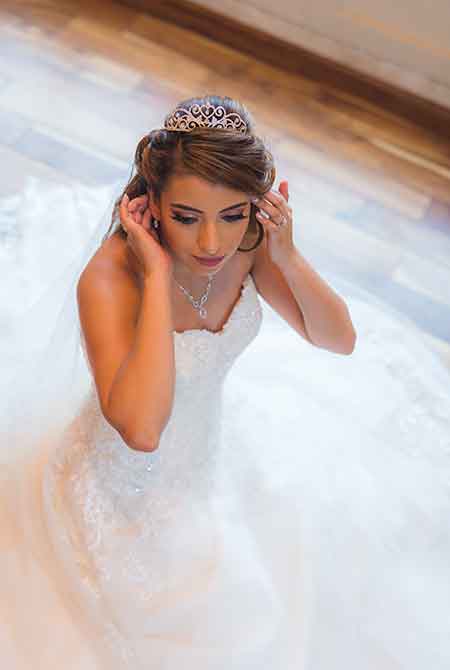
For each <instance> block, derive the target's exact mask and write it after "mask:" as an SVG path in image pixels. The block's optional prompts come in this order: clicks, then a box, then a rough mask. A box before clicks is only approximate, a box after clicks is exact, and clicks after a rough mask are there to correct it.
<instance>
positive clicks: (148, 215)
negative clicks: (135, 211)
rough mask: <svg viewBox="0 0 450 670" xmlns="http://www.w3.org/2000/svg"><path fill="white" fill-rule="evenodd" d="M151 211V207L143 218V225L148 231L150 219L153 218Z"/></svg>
mask: <svg viewBox="0 0 450 670" xmlns="http://www.w3.org/2000/svg"><path fill="white" fill-rule="evenodd" d="M151 215H152V213H151V210H150V207H147V209H146V210H145V212H144V216H143V217H142V225H143V227H144V228H145V229H146V230H150V228H151V226H150V218H151Z"/></svg>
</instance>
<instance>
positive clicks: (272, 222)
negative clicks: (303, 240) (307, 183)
mask: <svg viewBox="0 0 450 670" xmlns="http://www.w3.org/2000/svg"><path fill="white" fill-rule="evenodd" d="M278 191H279V192H277V191H275V190H273V189H271V190H270V191H267V193H264V196H263V197H261V198H259V199H256V201H255V203H254V204H255V205H256V206H257V207H258V208H259V209H260V210H263V211H264V212H265V213H266V214H267V215H268V216H265V215H264V214H261V212H257V214H256V216H257V219H258V221H260V222H261V223H262V225H263V226H264V229H265V231H266V235H267V249H268V251H269V255H270V257H271V259H272V261H273V262H274V263H276V264H281V263H285V262H286V260H287V259H288V257H289V256H290V255H291V254H292V252H293V251H294V249H295V245H294V241H293V235H292V208H291V207H290V206H289V205H288V199H289V193H288V183H287V181H282V182H280V185H279V187H278Z"/></svg>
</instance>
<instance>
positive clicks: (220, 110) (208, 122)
mask: <svg viewBox="0 0 450 670" xmlns="http://www.w3.org/2000/svg"><path fill="white" fill-rule="evenodd" d="M164 128H165V129H166V130H179V131H181V132H189V131H190V130H192V129H193V128H231V129H232V130H237V131H238V132H240V133H246V132H247V124H246V122H245V121H244V119H243V118H242V117H241V116H240V115H239V114H238V113H237V112H230V113H228V114H227V112H226V110H225V108H224V107H222V105H217V106H215V105H212V104H211V103H209V102H208V103H206V104H203V105H199V104H198V103H195V104H193V105H191V106H190V107H189V109H184V108H183V107H181V108H178V109H176V110H175V112H173V113H172V114H171V115H170V116H169V117H168V118H167V119H166V120H165V122H164Z"/></svg>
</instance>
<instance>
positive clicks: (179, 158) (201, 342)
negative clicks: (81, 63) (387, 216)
mask: <svg viewBox="0 0 450 670" xmlns="http://www.w3.org/2000/svg"><path fill="white" fill-rule="evenodd" d="M135 168H136V174H135V175H134V176H132V177H131V178H130V180H129V182H128V184H127V185H126V187H125V189H124V191H123V193H121V194H120V196H119V197H118V198H117V199H116V200H115V203H114V207H113V212H112V220H111V225H110V227H109V229H108V231H107V233H106V234H103V230H100V228H102V225H103V224H102V223H101V225H100V226H99V227H98V228H97V229H96V232H95V234H94V236H93V237H92V239H91V242H92V241H93V242H94V244H93V251H94V253H93V254H92V253H90V252H91V251H92V246H89V248H88V249H87V255H88V258H87V259H86V250H85V252H84V253H83V255H82V263H81V272H80V273H78V272H75V273H74V271H73V267H72V266H70V270H69V274H70V273H71V274H70V277H71V279H72V280H73V279H74V278H76V281H75V284H74V285H75V288H76V294H70V295H69V297H67V295H66V294H65V295H64V296H63V302H62V303H61V299H59V300H60V302H59V303H58V302H57V298H56V297H55V296H53V294H52V291H51V290H50V292H48V293H47V294H45V297H44V299H43V300H41V301H40V302H39V301H38V302H37V303H36V305H38V309H35V310H34V311H33V310H29V311H27V312H26V314H25V316H24V317H23V318H22V321H20V319H18V321H17V324H20V326H19V325H17V326H16V329H15V330H14V336H12V337H11V341H14V346H15V347H16V352H18V353H17V356H18V358H19V361H20V359H21V361H22V367H21V368H20V367H19V366H18V365H17V368H16V370H15V371H16V376H15V380H14V381H15V383H14V384H13V383H11V377H9V378H8V379H7V381H5V382H4V384H3V386H4V393H5V397H6V399H7V402H6V403H5V407H7V411H4V416H3V426H4V427H3V429H2V451H1V453H2V459H3V463H4V469H3V481H2V493H1V496H2V497H1V503H2V506H1V510H2V511H1V516H0V530H1V537H2V540H1V545H0V546H1V553H0V557H1V568H2V577H3V579H2V586H1V592H0V596H1V598H0V643H1V648H2V657H3V660H4V665H5V667H8V668H10V669H11V670H25V668H27V669H28V668H30V667H33V668H43V669H44V668H45V669H46V670H48V669H50V668H53V667H65V668H74V669H75V668H77V670H91V669H100V668H101V669H103V668H108V670H116V669H117V670H121V669H122V668H123V669H125V668H133V669H134V670H138V669H141V668H142V670H144V669H147V668H152V669H153V668H154V669H155V670H156V669H158V670H163V669H164V670H175V668H180V667H183V668H189V669H192V670H193V669H194V668H195V670H201V669H205V670H206V669H208V670H225V669H227V670H229V669H230V668H233V669H236V670H250V669H251V668H255V669H256V668H258V670H260V669H262V668H264V669H267V670H269V669H270V670H272V669H273V668H283V670H300V669H302V670H331V669H332V668H333V669H334V668H336V669H338V668H342V667H348V668H358V669H361V670H362V669H364V670H375V668H376V669H377V670H381V669H383V670H400V669H401V670H406V669H407V670H422V669H423V668H424V667H432V668H433V669H435V670H444V668H448V664H449V661H450V645H449V639H450V638H449V633H450V619H449V613H450V605H449V602H450V600H449V595H450V587H449V584H450V580H449V568H448V565H449V560H448V559H449V558H450V541H449V530H448V519H449V515H448V513H449V507H450V505H449V502H450V500H449V498H450V495H449V485H448V482H449V477H448V472H449V470H448V466H449V460H450V459H449V455H450V449H449V446H450V444H449V434H450V432H449V428H450V414H449V412H448V410H449V406H450V403H449V398H448V381H449V376H450V375H449V374H448V371H447V370H446V369H445V368H444V366H443V365H442V364H441V363H440V361H439V360H438V358H437V356H436V355H435V354H434V353H433V352H431V351H430V350H427V349H426V347H425V346H424V345H423V343H422V342H421V341H420V336H419V335H418V334H414V333H413V332H411V330H410V335H409V336H408V335H407V334H406V328H405V325H407V327H408V328H409V329H410V328H411V326H410V324H406V323H405V322H406V319H405V320H402V319H401V318H400V316H399V315H396V316H395V317H393V316H392V315H391V316H388V315H387V311H386V310H383V308H382V307H380V306H379V305H376V304H375V303H373V304H371V305H369V304H367V303H366V302H364V301H363V300H362V299H361V298H357V297H356V295H357V293H358V292H357V291H356V290H353V291H349V293H348V298H347V300H344V298H342V297H341V296H340V295H338V293H336V292H335V291H333V290H332V289H331V287H330V286H329V285H328V284H327V283H326V282H325V281H324V280H323V279H321V277H320V276H319V275H318V274H317V273H316V272H315V271H314V269H313V268H312V267H311V266H310V265H309V264H308V263H307V261H306V260H305V259H304V257H303V256H302V255H301V254H300V252H299V251H298V249H297V248H296V246H295V244H294V241H293V231H292V227H293V211H292V209H291V207H290V206H289V204H288V200H289V196H288V192H287V183H286V182H282V183H281V184H280V186H279V188H278V190H275V189H273V188H272V187H273V184H274V180H275V168H274V164H273V157H272V154H271V153H270V152H269V151H268V149H267V148H266V147H265V145H264V143H263V142H262V140H261V139H260V138H259V137H258V136H257V135H256V134H255V132H254V129H253V121H252V119H251V116H250V114H249V112H248V111H247V110H246V108H245V107H244V106H243V105H242V104H240V103H238V102H237V101H235V100H232V99H230V98H228V97H225V96H224V97H220V96H204V97H203V98H196V99H189V100H186V101H182V102H180V103H179V104H178V105H177V106H176V108H175V109H174V110H173V111H172V112H171V113H170V114H168V115H167V117H166V119H165V122H164V128H161V129H156V130H153V131H152V132H150V133H149V134H148V135H146V136H145V137H144V138H142V140H141V141H140V142H139V144H138V146H137V149H136V153H135ZM64 207H65V208H66V212H67V213H68V214H69V206H68V205H67V201H66V203H65V204H64ZM50 209H51V208H49V209H48V211H50ZM54 209H55V210H56V208H54ZM63 213H64V209H63ZM72 214H73V211H72ZM59 217H60V212H57V213H56V214H55V226H56V225H57V223H56V220H57V219H58V218H59ZM115 224H117V225H116V227H115V228H114V226H115ZM55 230H56V227H55ZM111 231H112V232H111ZM99 232H101V233H102V235H103V236H102V239H101V240H99ZM99 242H100V243H99ZM205 259H206V260H205ZM79 260H80V259H78V261H79ZM86 260H87V262H85V261H86ZM63 279H64V280H63V281H56V280H55V281H54V282H53V284H52V288H55V291H56V290H57V289H59V287H60V286H62V288H63V289H65V290H67V288H68V286H69V283H70V282H69V281H68V275H67V271H66V273H65V274H63ZM75 297H76V299H75ZM261 297H262V298H263V299H264V302H265V303H267V304H268V305H270V306H271V307H272V308H273V309H274V310H275V312H276V313H278V315H279V316H280V317H281V319H282V322H283V323H284V324H285V328H284V329H283V330H280V329H279V328H276V327H275V326H274V325H273V324H272V325H270V321H269V325H268V328H267V330H266V332H265V329H264V327H263V323H262V322H263V314H264V311H265V307H264V303H263V302H261V299H260V298H261ZM46 301H47V302H46ZM61 304H62V305H63V307H62V309H60V305H61ZM57 305H59V307H57ZM43 306H47V307H48V308H49V311H48V313H51V311H52V310H53V309H55V310H56V311H58V314H59V318H58V322H57V325H56V327H55V329H54V330H51V328H50V331H49V328H48V326H47V325H45V326H44V327H43V332H42V334H41V333H40V331H39V328H40V327H42V322H43V320H42V318H41V317H42V314H43V313H44V314H46V313H47V310H45V311H44V312H43V310H42V308H43ZM59 309H60V311H59ZM38 313H39V317H40V318H39V321H38V319H37V315H38ZM55 313H56V312H55ZM350 314H352V318H351V316H350ZM44 321H45V319H44ZM353 321H355V323H356V326H357V327H356V328H355V327H354V325H353ZM402 321H403V322H402ZM374 323H375V324H376V329H375V330H374V326H373V324H374ZM24 324H26V325H27V328H26V329H25V328H24ZM30 324H32V326H31V325H30ZM40 324H41V325H40ZM289 326H290V328H289ZM49 332H50V334H49ZM356 333H358V345H357V346H355V342H356ZM30 335H32V338H31V340H32V342H31V343H30ZM20 336H21V337H22V338H23V339H24V343H22V344H21V345H19V344H17V342H18V341H19V340H20ZM298 336H300V337H298ZM377 336H378V338H379V339H378V341H377V340H376V337H377ZM387 337H389V347H390V349H389V350H387V349H386V348H385V347H386V342H387ZM361 338H364V339H363V342H362V344H361V345H360V340H361ZM33 340H34V341H35V349H32V353H30V352H29V347H32V344H33ZM36 342H38V343H39V346H38V345H37V344H36ZM77 344H78V345H80V344H81V347H78V349H77ZM372 345H374V346H372ZM5 350H6V352H8V353H11V351H12V350H13V347H12V345H11V346H10V348H9V350H8V348H6V347H5ZM77 351H79V352H80V354H81V356H78V353H77ZM360 352H361V353H360ZM333 354H335V355H334V356H333ZM339 354H345V355H344V356H340V355H339ZM349 354H351V356H349ZM37 358H38V359H39V365H36V364H35V365H34V366H33V362H35V361H36V360H37ZM238 358H239V361H238V362H236V361H237V359H238ZM9 360H12V359H11V358H9ZM77 361H78V362H77ZM80 361H82V362H84V365H85V367H84V368H83V366H82V365H81V366H79V367H77V366H78V363H79V362H80ZM235 363H236V364H235ZM393 369H396V370H397V371H398V372H399V373H400V376H399V377H396V376H395V375H394V376H392V374H391V373H392V370H393ZM17 370H20V373H19V374H17ZM33 371H34V372H33ZM416 416H417V417H421V418H422V423H421V424H414V426H415V427H414V430H412V429H410V428H409V425H408V423H407V420H408V419H409V418H411V417H416Z"/></svg>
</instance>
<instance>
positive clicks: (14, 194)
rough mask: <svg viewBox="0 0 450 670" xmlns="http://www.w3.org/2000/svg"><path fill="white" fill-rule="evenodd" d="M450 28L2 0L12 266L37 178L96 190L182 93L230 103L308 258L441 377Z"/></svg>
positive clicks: (345, 16)
mask: <svg viewBox="0 0 450 670" xmlns="http://www.w3.org/2000/svg"><path fill="white" fill-rule="evenodd" d="M449 25H450V4H449V3H448V1H447V0H435V1H434V3H433V8H432V11H431V10H430V8H429V7H427V6H425V4H424V3H421V2H419V0H411V1H410V2H408V3H405V2H402V3H395V4H392V3H390V2H388V0H379V1H378V2H377V3H376V5H374V4H373V3H372V2H369V1H368V0H364V1H361V0H359V1H358V2H357V1H356V0H350V1H347V2H345V3H342V2H339V1H338V0H326V1H323V2H321V3H310V2H306V0H278V2H276V3H273V2H269V0H261V1H259V2H256V1H253V2H249V1H247V0H239V1H238V0H221V1H220V2H218V1H217V0H206V1H201V2H177V1H175V2H174V1H170V2H151V1H148V0H136V1H132V0H130V1H127V2H118V1H104V0H98V1H95V0H91V1H89V0H42V1H40V2H37V1H36V2H33V1H32V0H0V160H1V179H0V198H2V199H5V198H6V200H4V203H6V205H5V206H4V207H3V208H2V212H1V214H0V253H2V254H3V256H2V257H3V259H4V261H5V263H6V261H7V260H8V262H9V261H10V260H11V249H13V248H14V245H15V244H16V245H17V239H18V236H20V231H18V230H17V227H15V226H14V216H15V214H14V213H15V212H17V211H18V208H19V209H20V193H21V192H22V191H23V189H24V188H25V187H26V186H27V184H28V185H29V184H30V180H33V179H34V180H38V181H34V182H33V181H32V183H34V184H35V185H36V184H38V183H43V182H45V183H47V184H50V183H51V184H60V185H75V184H76V185H84V186H86V187H89V188H91V189H92V188H97V189H98V190H99V193H100V192H102V189H107V187H108V185H110V184H111V183H112V182H117V180H121V179H123V181H124V182H125V181H126V180H127V179H128V175H129V172H130V166H131V162H132V157H133V153H134V149H135V146H136V144H137V142H138V140H139V139H140V138H141V137H142V136H143V135H144V134H145V133H148V132H149V131H150V130H151V129H152V128H155V127H160V126H161V125H162V121H163V118H164V116H165V114H166V113H167V112H168V111H169V110H170V108H172V107H173V106H174V105H175V104H176V103H177V102H178V101H179V100H180V99H183V98H187V97H191V96H194V95H203V94H207V93H217V94H221V95H228V96H231V97H237V98H239V99H240V100H241V101H242V102H243V103H244V104H245V105H247V107H248V108H249V110H250V111H251V113H252V114H253V116H254V118H255V121H256V124H257V131H258V132H259V134H260V135H261V136H262V137H264V139H265V140H266V142H267V144H268V146H269V148H270V150H271V151H272V152H273V153H274V156H275V160H276V166H277V179H276V182H275V184H274V188H278V185H279V183H280V181H282V180H284V179H287V180H288V182H289V192H290V204H291V205H292V207H293V210H294V225H295V229H294V235H295V243H296V245H297V247H298V248H299V249H300V251H301V252H302V253H303V255H305V257H306V258H307V259H308V260H309V262H310V263H312V265H313V266H314V267H315V268H316V270H317V271H318V272H319V273H320V274H321V275H322V276H323V277H324V278H325V279H326V280H327V281H329V282H330V283H331V284H332V285H333V287H335V288H336V289H337V290H339V287H340V282H341V281H342V282H344V281H345V282H347V281H348V282H351V283H352V284H355V285H357V286H359V287H361V288H362V289H364V290H365V291H367V292H369V293H370V295H372V296H373V298H374V300H379V301H382V302H383V303H384V304H386V305H389V306H390V307H391V308H393V309H395V310H396V311H398V312H400V313H402V314H403V315H405V316H407V317H408V318H409V319H410V320H411V323H413V324H414V325H415V326H416V327H417V328H419V329H420V332H421V334H422V335H423V340H424V342H426V343H427V344H428V345H429V346H430V348H433V349H434V350H435V351H436V352H437V353H438V355H439V357H440V358H441V360H442V361H443V362H444V363H445V364H446V365H448V366H449V368H450V188H449V187H450V132H449V128H450V123H449V122H450V38H449V33H448V26H449ZM34 218H35V225H36V226H37V229H39V228H40V229H41V230H44V228H45V212H36V215H35V217H34ZM62 218H63V217H62ZM75 224H76V222H75ZM81 224H82V222H81ZM81 224H80V225H81ZM70 225H72V226H73V225H74V222H69V221H65V220H62V221H61V227H62V228H61V230H62V231H63V234H64V235H66V239H68V240H70V234H71V231H70V229H69V227H70ZM64 227H66V228H64ZM5 250H7V251H5ZM54 251H55V253H56V254H57V253H58V251H59V250H58V248H57V247H56V248H55V249H54ZM2 257H0V261H1V258H2ZM17 258H18V257H16V260H17ZM45 266H46V259H45V258H42V257H41V258H38V259H37V260H36V263H35V266H34V272H36V273H37V274H36V278H37V275H38V274H39V272H45ZM5 267H7V265H6V266H4V268H3V271H4V274H5ZM15 281H16V283H17V280H15ZM6 284H7V282H6ZM5 290H6V289H4V291H5ZM8 290H9V289H8Z"/></svg>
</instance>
